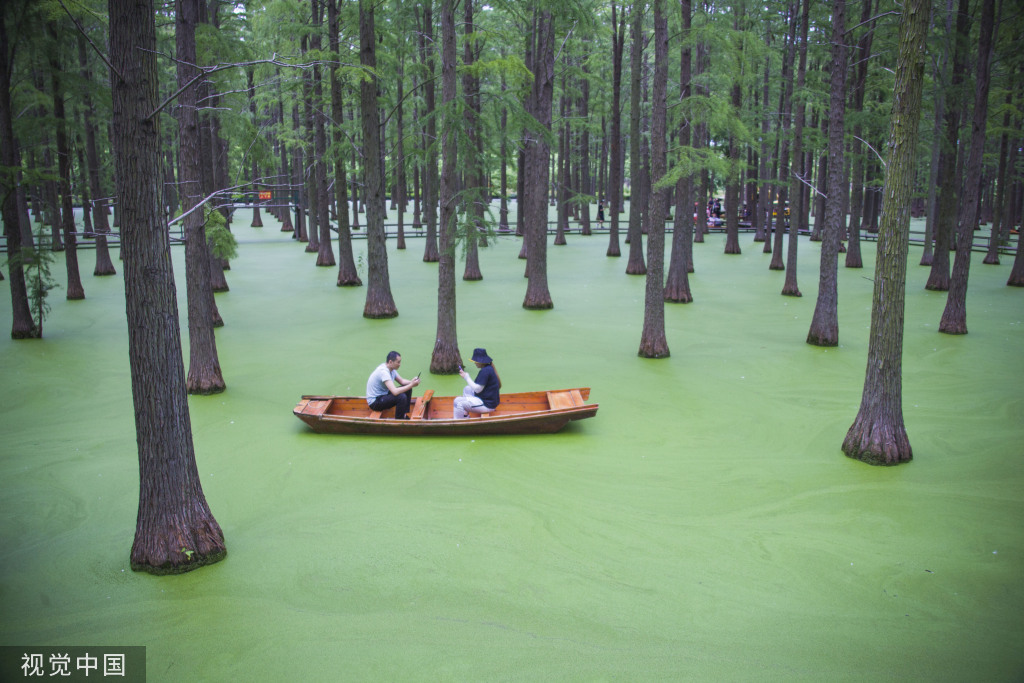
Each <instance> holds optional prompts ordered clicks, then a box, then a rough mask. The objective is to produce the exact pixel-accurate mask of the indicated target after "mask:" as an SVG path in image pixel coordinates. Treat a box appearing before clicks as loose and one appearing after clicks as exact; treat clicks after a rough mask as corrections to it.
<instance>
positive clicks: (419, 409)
mask: <svg viewBox="0 0 1024 683" xmlns="http://www.w3.org/2000/svg"><path fill="white" fill-rule="evenodd" d="M432 398H434V390H433V389H427V390H426V391H424V392H423V396H421V397H419V398H418V399H416V406H415V407H414V408H413V409H412V414H411V415H410V416H409V418H410V419H412V420H422V419H423V414H424V413H425V412H426V410H427V404H428V403H430V399H432Z"/></svg>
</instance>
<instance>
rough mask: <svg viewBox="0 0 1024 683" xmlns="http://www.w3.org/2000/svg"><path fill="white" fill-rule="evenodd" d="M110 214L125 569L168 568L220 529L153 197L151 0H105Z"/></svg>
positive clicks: (185, 562)
mask: <svg viewBox="0 0 1024 683" xmlns="http://www.w3.org/2000/svg"><path fill="white" fill-rule="evenodd" d="M108 9H109V17H110V60H111V65H112V66H111V74H110V81H111V89H112V96H113V124H114V135H115V136H116V137H117V139H118V140H119V141H120V144H118V145H117V146H116V149H115V161H116V167H117V174H116V175H117V196H118V197H119V200H120V201H119V203H118V213H120V214H123V216H122V217H123V223H122V225H123V229H122V231H121V244H122V251H123V252H124V279H125V308H126V312H127V318H128V358H129V362H130V365H131V381H132V397H133V402H134V407H135V429H136V435H137V443H138V451H139V510H138V520H137V522H136V526H135V541H134V543H133V545H132V551H131V567H132V569H133V570H135V571H146V572H150V573H154V574H175V573H181V572H186V571H190V570H192V569H196V568H198V567H201V566H203V565H206V564H211V563H213V562H217V561H219V560H221V559H223V558H224V556H225V555H226V554H227V549H226V548H225V545H224V534H223V532H222V531H221V528H220V525H218V524H217V520H216V519H214V517H213V514H212V513H211V512H210V508H209V505H207V502H206V498H205V496H204V495H203V489H202V485H201V483H200V481H199V472H198V469H197V468H196V460H195V449H194V446H193V443H192V427H191V422H190V418H189V412H188V400H187V397H186V394H185V371H184V368H183V366H182V362H181V332H180V329H179V327H178V307H177V301H176V295H175V289H174V274H173V272H172V270H171V259H170V243H169V237H168V233H167V225H166V223H165V222H164V220H163V219H162V216H161V212H160V208H159V206H158V205H157V197H159V196H160V186H159V173H158V169H159V168H160V146H159V142H160V135H159V117H157V116H153V111H154V110H155V109H156V107H157V101H158V100H157V91H158V80H159V79H158V72H157V63H156V54H157V53H156V27H155V24H154V16H155V14H154V11H153V4H152V1H151V0H109V3H108Z"/></svg>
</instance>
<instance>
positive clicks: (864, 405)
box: [843, 0, 930, 465]
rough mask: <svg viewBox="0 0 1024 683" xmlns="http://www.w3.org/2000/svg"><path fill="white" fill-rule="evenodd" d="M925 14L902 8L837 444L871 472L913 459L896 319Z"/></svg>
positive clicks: (922, 5)
mask: <svg viewBox="0 0 1024 683" xmlns="http://www.w3.org/2000/svg"><path fill="white" fill-rule="evenodd" d="M929 9H930V3H929V2H928V0H907V2H905V3H904V5H903V14H902V17H901V19H900V32H899V35H900V39H899V56H898V58H897V64H896V85H895V88H894V93H895V94H894V97H893V110H892V117H891V124H890V134H889V163H888V166H887V167H886V172H885V187H884V189H883V192H884V193H885V203H884V205H883V209H882V221H881V225H880V227H879V232H878V258H877V262H876V266H875V287H874V295H873V303H872V307H871V333H870V337H869V344H868V362H867V372H866V374H865V378H864V392H863V394H862V396H861V403H860V410H859V411H858V413H857V417H856V419H855V420H854V422H853V425H852V426H851V427H850V429H849V431H848V432H847V433H846V438H845V439H844V440H843V452H844V453H845V454H846V455H847V456H849V457H851V458H855V459H858V460H862V461H864V462H867V463H870V464H873V465H896V464H899V463H901V462H908V461H909V460H910V459H911V458H912V457H913V452H912V450H911V448H910V439H909V438H908V437H907V431H906V427H905V426H904V422H903V387H902V384H903V379H902V375H903V311H904V308H905V300H906V280H907V252H908V246H909V237H910V199H911V194H912V191H913V182H914V172H915V157H916V151H917V134H918V123H919V121H920V118H921V90H922V86H923V81H924V45H925V38H926V36H927V33H928V14H929Z"/></svg>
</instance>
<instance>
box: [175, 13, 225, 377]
mask: <svg viewBox="0 0 1024 683" xmlns="http://www.w3.org/2000/svg"><path fill="white" fill-rule="evenodd" d="M199 2H200V0H177V2H176V5H175V9H176V11H175V32H174V33H175V42H176V49H177V55H178V61H177V75H178V87H182V86H184V85H185V84H186V83H189V82H191V81H192V80H193V79H194V78H195V77H196V76H197V75H198V74H199V70H198V69H197V68H196V67H195V66H194V65H195V64H196V38H195V34H196V24H197V23H198V18H199ZM197 100H198V93H197V89H196V86H195V85H193V86H192V87H188V88H185V89H184V90H183V91H182V92H181V94H180V95H179V98H178V105H179V111H178V145H179V156H180V159H181V162H180V164H181V170H180V178H179V179H180V181H181V189H180V194H181V206H182V210H183V212H184V213H185V214H187V215H185V217H184V218H183V219H182V221H183V223H184V228H185V283H186V289H187V291H188V339H189V364H188V380H187V382H186V387H187V390H188V393H190V394H216V393H219V392H222V391H224V389H225V384H224V377H223V375H222V374H221V369H220V360H219V358H218V355H217V340H216V337H215V336H214V332H213V328H214V303H213V288H212V285H211V281H210V260H211V259H210V248H209V245H207V243H206V218H205V216H204V213H203V210H204V207H202V206H197V205H198V203H199V202H200V201H201V199H202V196H203V188H202V168H201V164H202V162H201V160H200V156H199V144H200V142H199V139H200V138H199V136H200V135H201V134H202V130H201V128H200V126H199V111H198V105H197ZM193 209H194V210H193ZM189 212H191V213H189Z"/></svg>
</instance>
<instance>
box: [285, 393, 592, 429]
mask: <svg viewBox="0 0 1024 683" xmlns="http://www.w3.org/2000/svg"><path fill="white" fill-rule="evenodd" d="M589 397H590V388H589V387H584V388H581V389H558V390H555V391H527V392H523V393H518V394H502V395H501V403H500V404H499V405H498V407H497V409H495V410H494V411H493V412H490V413H479V414H478V413H471V417H467V418H463V419H455V418H454V417H453V407H452V402H453V401H454V400H455V397H454V396H438V397H435V396H434V392H433V390H427V391H425V392H424V394H423V396H420V397H417V398H414V399H413V406H412V407H411V408H410V410H409V419H408V420H396V419H395V418H394V415H395V409H394V408H389V409H388V410H385V411H383V412H375V411H371V410H370V407H369V406H368V405H367V404H366V399H365V398H364V397H362V396H303V397H302V400H301V401H299V403H298V405H296V406H295V410H294V411H292V412H294V413H295V415H296V417H298V418H299V419H300V420H302V421H303V422H305V423H306V424H307V425H309V426H310V428H311V429H312V430H313V431H314V432H319V433H321V434H378V435H387V436H398V435H401V436H425V435H438V436H450V435H467V436H471V435H478V434H551V433H553V432H557V431H558V430H559V429H561V428H562V427H564V426H565V425H566V424H568V423H569V422H570V421H571V420H582V419H584V418H587V417H594V415H596V414H597V404H596V403H591V404H587V403H585V401H586V400H587V399H588V398H589Z"/></svg>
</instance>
